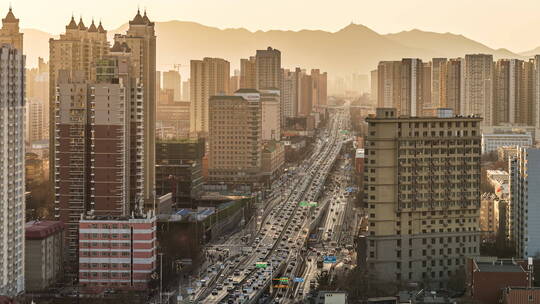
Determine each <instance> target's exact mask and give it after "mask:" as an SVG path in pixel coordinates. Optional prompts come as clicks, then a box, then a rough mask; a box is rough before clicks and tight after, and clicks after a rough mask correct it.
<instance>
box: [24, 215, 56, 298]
mask: <svg viewBox="0 0 540 304" xmlns="http://www.w3.org/2000/svg"><path fill="white" fill-rule="evenodd" d="M64 230H65V225H64V223H62V222H59V221H31V222H28V223H26V227H25V236H26V241H25V246H26V253H25V258H24V262H25V278H24V279H25V285H26V286H25V287H26V291H28V292H39V291H45V290H46V289H47V288H49V287H52V286H54V285H55V284H56V283H58V282H60V280H61V279H62V278H63V276H64V273H63V269H64V267H63V266H64V265H63V263H64V234H65V232H64Z"/></svg>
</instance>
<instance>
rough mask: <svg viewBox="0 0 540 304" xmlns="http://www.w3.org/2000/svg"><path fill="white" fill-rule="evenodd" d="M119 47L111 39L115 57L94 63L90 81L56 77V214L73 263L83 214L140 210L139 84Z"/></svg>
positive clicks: (74, 75)
mask: <svg viewBox="0 0 540 304" xmlns="http://www.w3.org/2000/svg"><path fill="white" fill-rule="evenodd" d="M125 47H126V45H124V51H125V50H126V49H125ZM121 49H122V46H120V44H119V43H115V46H113V48H112V49H111V54H114V55H111V56H110V57H107V58H104V59H101V60H99V61H98V62H97V63H96V64H97V66H96V70H97V72H96V80H95V81H94V82H89V81H88V80H87V79H86V78H85V75H84V73H83V72H82V71H79V72H72V73H70V72H69V71H61V72H60V73H59V77H58V80H57V84H58V89H57V96H56V105H55V108H56V111H55V113H56V116H55V121H56V122H57V124H56V126H55V146H56V149H55V158H56V160H57V162H56V163H55V167H54V168H53V171H54V176H55V179H54V183H55V190H56V191H55V217H56V218H57V219H58V220H61V221H63V222H64V223H66V224H67V240H68V248H67V250H68V258H69V261H70V262H71V263H74V262H75V261H76V257H77V245H78V244H77V240H78V221H79V219H80V215H81V214H83V213H86V212H88V211H90V210H93V212H94V214H96V215H113V216H123V215H126V214H130V212H131V211H133V210H140V209H141V208H143V203H144V198H145V191H144V187H145V186H144V178H145V166H144V161H143V160H144V159H145V158H146V153H145V152H146V150H145V149H144V141H143V140H142V137H143V133H144V132H143V128H144V119H145V118H144V114H143V113H144V109H143V107H144V105H143V88H142V85H141V83H140V82H138V80H137V79H135V78H133V74H132V73H131V62H130V56H124V55H121V54H123V53H122V51H121Z"/></svg>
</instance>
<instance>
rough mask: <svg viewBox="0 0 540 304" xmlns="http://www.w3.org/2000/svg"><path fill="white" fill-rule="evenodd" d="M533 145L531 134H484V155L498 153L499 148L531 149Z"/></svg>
mask: <svg viewBox="0 0 540 304" xmlns="http://www.w3.org/2000/svg"><path fill="white" fill-rule="evenodd" d="M532 144H533V136H532V135H531V134H530V133H493V134H487V133H482V154H485V153H490V152H492V151H497V149H498V148H499V147H505V146H518V147H529V146H532Z"/></svg>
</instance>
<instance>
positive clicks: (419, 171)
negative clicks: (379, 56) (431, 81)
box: [364, 108, 481, 286]
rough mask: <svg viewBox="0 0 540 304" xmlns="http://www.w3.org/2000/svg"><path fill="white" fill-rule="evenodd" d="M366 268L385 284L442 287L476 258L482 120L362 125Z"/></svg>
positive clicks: (393, 115) (391, 119) (386, 115)
mask: <svg viewBox="0 0 540 304" xmlns="http://www.w3.org/2000/svg"><path fill="white" fill-rule="evenodd" d="M366 121H367V123H368V136H367V137H366V144H365V177H364V189H365V197H364V199H365V201H366V203H367V205H368V210H369V211H368V213H369V219H368V221H369V235H368V255H367V256H368V258H367V262H368V265H369V270H370V271H372V272H374V274H375V275H376V276H377V277H378V278H381V279H384V280H394V281H409V282H425V283H430V284H432V285H439V286H444V284H445V282H446V281H447V280H448V278H449V277H451V276H452V275H453V274H455V272H456V270H458V269H459V268H460V267H462V266H463V265H464V262H465V260H464V257H465V256H469V255H478V254H479V245H480V243H479V242H480V227H479V222H478V217H479V210H480V192H479V191H480V190H479V189H480V122H481V118H479V117H450V116H447V115H446V116H445V115H441V117H408V116H406V117H403V116H402V117H400V116H398V115H397V110H396V109H395V108H379V109H377V114H376V116H374V117H368V118H367V119H366Z"/></svg>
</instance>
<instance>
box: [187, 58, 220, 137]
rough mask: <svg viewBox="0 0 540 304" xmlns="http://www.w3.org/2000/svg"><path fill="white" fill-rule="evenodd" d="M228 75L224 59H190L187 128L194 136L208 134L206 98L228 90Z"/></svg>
mask: <svg viewBox="0 0 540 304" xmlns="http://www.w3.org/2000/svg"><path fill="white" fill-rule="evenodd" d="M229 77H230V64H229V62H228V61H226V60H224V59H220V58H204V59H203V60H191V78H190V96H191V97H190V101H191V107H190V118H189V124H190V128H189V129H190V133H191V134H192V135H193V136H194V137H196V136H197V135H200V136H203V137H205V136H206V134H208V124H209V122H208V111H209V105H208V103H209V101H208V100H209V99H210V96H214V95H218V94H226V93H227V92H228V91H229V84H230V81H229V80H230V79H229Z"/></svg>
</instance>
